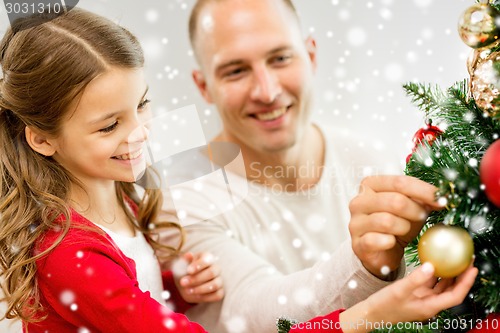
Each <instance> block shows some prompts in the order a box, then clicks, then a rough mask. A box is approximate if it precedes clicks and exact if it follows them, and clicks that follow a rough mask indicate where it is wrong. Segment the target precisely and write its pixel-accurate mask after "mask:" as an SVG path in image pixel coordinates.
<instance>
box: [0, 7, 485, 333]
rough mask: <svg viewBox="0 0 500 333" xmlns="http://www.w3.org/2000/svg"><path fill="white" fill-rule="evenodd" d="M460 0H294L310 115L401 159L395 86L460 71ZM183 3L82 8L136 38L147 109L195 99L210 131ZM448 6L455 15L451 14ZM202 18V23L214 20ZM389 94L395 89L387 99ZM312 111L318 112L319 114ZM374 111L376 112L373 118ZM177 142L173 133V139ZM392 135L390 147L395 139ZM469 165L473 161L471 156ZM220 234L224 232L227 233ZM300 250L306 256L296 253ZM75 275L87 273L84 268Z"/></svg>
mask: <svg viewBox="0 0 500 333" xmlns="http://www.w3.org/2000/svg"><path fill="white" fill-rule="evenodd" d="M469 3H470V1H468V2H466V1H462V0H459V1H457V0H439V1H438V0H413V1H395V0H375V1H369V2H363V1H354V2H346V1H340V0H331V1H321V2H319V1H318V2H315V4H314V5H311V3H310V2H308V1H297V0H295V4H296V7H297V9H298V10H299V12H300V13H301V18H302V21H303V26H304V30H305V32H306V33H311V32H312V33H311V34H312V35H313V36H314V37H315V38H316V40H317V43H318V52H319V55H320V57H319V59H318V70H317V74H316V76H317V89H316V91H315V94H316V95H317V98H316V102H317V103H316V109H315V110H314V114H313V119H316V120H318V121H321V122H327V123H331V124H332V125H335V126H339V127H343V128H351V129H352V130H354V131H358V132H363V133H367V134H368V135H369V136H373V137H376V138H380V139H382V140H386V142H388V143H389V144H388V145H387V146H389V147H390V148H391V149H392V150H395V151H397V152H399V154H400V156H401V160H402V161H403V160H404V156H405V154H406V153H407V146H406V145H405V143H404V141H406V142H410V141H411V136H412V134H413V132H414V129H415V127H416V126H418V124H420V122H421V118H420V114H417V112H414V113H413V114H412V111H411V108H410V106H409V103H408V100H407V98H406V97H405V96H404V93H403V92H402V91H401V89H400V85H401V83H402V82H407V81H432V82H434V83H436V84H439V85H444V86H446V85H448V84H449V83H451V82H453V81H456V80H460V79H462V78H463V77H464V76H465V73H466V68H465V66H464V59H465V58H466V57H467V56H468V49H466V48H465V47H463V45H462V44H461V43H460V41H458V38H456V32H455V31H456V28H455V26H456V18H457V17H458V12H459V11H460V10H461V8H464V7H465V6H466V4H469ZM192 4H193V1H184V0H166V1H163V2H161V4H160V3H155V2H149V1H140V2H127V4H124V3H123V2H122V1H119V0H106V1H98V2H95V3H88V4H85V8H88V9H90V10H93V11H95V12H97V13H101V14H104V15H107V16H108V17H111V18H112V19H115V20H117V21H120V23H123V24H124V25H125V26H126V27H127V28H129V29H130V30H131V31H132V32H133V33H135V34H137V35H138V37H139V39H140V41H141V44H142V45H143V47H144V51H145V56H146V67H145V70H146V78H147V80H148V83H149V85H150V94H151V97H152V100H153V111H154V112H166V111H169V110H172V109H175V108H177V107H180V106H185V105H189V104H193V103H194V104H196V105H197V107H198V110H203V111H202V112H200V113H199V114H200V118H201V120H202V123H203V129H204V130H205V131H206V134H207V137H211V136H213V135H215V134H216V133H217V131H218V130H219V129H220V120H218V118H217V113H216V112H215V111H214V109H212V108H211V107H210V106H207V104H206V103H205V102H204V101H203V99H202V98H201V97H200V95H199V93H198V92H197V91H196V88H195V86H194V84H193V83H192V81H191V75H190V73H191V70H192V69H193V68H194V59H193V57H192V55H193V53H192V50H191V47H190V45H189V43H188V42H187V39H188V38H187V33H186V32H185V31H183V30H185V29H184V28H185V26H186V22H187V16H188V14H189V9H190V8H191V6H192ZM453 8H456V13H457V14H455V13H451V12H450V11H451V10H453ZM445 12H446V13H447V14H446V15H443V14H442V13H445ZM129 13H135V14H136V15H133V16H131V15H130V14H129ZM0 14H3V12H0ZM409 16H411V17H409ZM2 23H3V22H2ZM205 24H206V25H207V26H210V25H211V24H213V22H205ZM311 28H312V29H311ZM388 91H393V92H394V94H393V95H392V96H389V94H388ZM353 106H354V107H353ZM207 107H210V109H206V108H207ZM318 110H323V111H322V112H321V114H319V112H318ZM398 110H399V111H398ZM374 114H377V115H379V116H378V117H373V115H374ZM366 119H370V121H366ZM384 119H385V120H384ZM182 139H183V138H182V137H177V138H175V139H172V144H175V142H181V141H182ZM176 140H177V141H176ZM394 141H396V142H397V143H398V144H397V145H394ZM422 161H423V162H424V163H425V164H426V165H432V159H430V158H425V157H424V158H423V159H422ZM471 163H472V165H474V162H473V161H472V160H471ZM472 165H471V166H472ZM442 199H443V200H446V199H445V198H442ZM181 214H182V212H181ZM282 217H283V220H282V221H275V222H274V223H273V224H272V230H273V231H275V232H280V230H282V226H283V225H284V224H285V223H287V222H288V221H290V220H293V218H294V217H293V215H291V212H289V211H283V212H282ZM325 223H327V222H325V221H323V220H322V219H321V217H319V216H317V215H311V217H310V219H308V220H307V221H305V226H306V228H307V230H309V231H311V232H318V233H320V232H321V231H322V230H323V227H324V225H325ZM470 223H471V225H474V226H475V227H474V230H476V232H484V230H486V229H487V228H488V223H487V221H486V220H485V219H481V217H478V219H477V220H474V221H470ZM227 234H228V236H229V237H232V236H233V233H232V232H231V231H228V232H227ZM291 246H294V247H296V248H300V249H301V250H302V249H303V248H304V247H305V245H304V244H303V243H302V242H301V240H300V239H296V240H294V242H293V244H291ZM11 250H12V251H17V250H18V249H17V248H13V249H11ZM305 250H307V249H305ZM304 254H306V255H307V252H300V254H299V255H304ZM76 257H77V258H81V257H80V256H79V254H78V253H77V254H76ZM329 257H330V254H328V253H323V254H322V258H323V259H324V260H327V259H329ZM186 267H187V263H178V264H177V266H175V270H176V271H177V272H178V273H179V274H183V273H185V269H186ZM84 272H85V273H86V274H89V275H92V274H94V273H93V270H92V268H87V269H86V270H85V271H84ZM351 282H352V283H351ZM351 282H349V288H353V287H352V285H354V288H355V286H356V285H357V283H356V282H355V281H351ZM60 298H61V302H63V303H64V304H67V305H68V306H71V305H72V304H76V303H74V301H75V300H74V294H73V293H72V292H71V291H66V292H65V293H63V294H62V295H61V296H60ZM306 298H307V297H306ZM288 301H290V300H288ZM294 301H295V298H294ZM228 325H230V326H231V327H234V330H235V332H238V330H239V331H241V332H244V331H245V327H246V324H245V321H244V320H243V319H242V318H232V319H231V320H230V322H228ZM0 330H1V329H0ZM87 332H88V330H87V329H85V328H81V329H80V330H79V333H87Z"/></svg>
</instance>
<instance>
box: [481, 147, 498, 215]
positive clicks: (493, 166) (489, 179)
mask: <svg viewBox="0 0 500 333" xmlns="http://www.w3.org/2000/svg"><path fill="white" fill-rule="evenodd" d="M479 177H480V178H481V183H483V184H484V186H485V187H486V188H485V190H484V191H485V192H486V196H487V197H488V199H489V200H490V201H491V202H492V203H493V204H494V205H495V206H497V207H499V208H500V140H496V141H495V142H493V143H492V144H491V145H490V146H489V147H488V149H486V152H485V153H484V156H483V159H482V160H481V164H480V165H479Z"/></svg>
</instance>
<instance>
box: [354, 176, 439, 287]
mask: <svg viewBox="0 0 500 333" xmlns="http://www.w3.org/2000/svg"><path fill="white" fill-rule="evenodd" d="M436 190H437V188H436V187H435V186H433V185H430V184H428V183H426V182H424V181H421V180H419V179H417V178H414V177H409V176H370V177H367V178H365V179H364V180H363V181H362V182H361V186H360V192H359V194H358V195H357V196H356V197H355V198H354V199H353V200H352V201H351V203H350V205H349V210H350V211H351V221H350V224H349V231H350V233H351V238H352V248H353V250H354V253H355V254H356V255H357V256H358V258H359V259H360V260H361V262H362V263H363V266H364V267H365V268H366V269H367V270H368V271H369V272H371V273H372V274H373V275H375V276H377V277H379V278H381V279H386V278H387V274H388V273H390V272H393V271H395V270H396V269H397V268H398V267H399V264H400V262H401V259H402V258H403V254H404V248H405V247H406V245H408V243H409V242H410V241H411V240H413V239H414V238H415V237H416V236H417V235H418V233H419V232H420V230H421V229H422V226H423V225H424V223H425V221H426V219H427V216H428V215H429V213H430V212H431V211H432V210H436V209H440V208H442V207H441V206H440V205H439V204H438V202H436V198H435V193H436ZM383 267H386V268H384V269H383Z"/></svg>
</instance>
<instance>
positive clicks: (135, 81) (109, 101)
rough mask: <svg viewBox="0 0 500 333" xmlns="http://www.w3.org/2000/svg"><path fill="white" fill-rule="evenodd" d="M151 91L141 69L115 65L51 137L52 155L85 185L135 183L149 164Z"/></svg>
mask: <svg viewBox="0 0 500 333" xmlns="http://www.w3.org/2000/svg"><path fill="white" fill-rule="evenodd" d="M147 90H148V88H147V85H146V83H145V79H144V72H143V69H142V68H141V69H121V68H112V69H110V70H108V71H107V72H105V73H104V74H102V75H100V76H98V77H97V78H95V79H94V80H93V81H92V82H90V84H89V85H88V86H87V87H86V89H85V90H84V92H83V94H82V95H81V99H79V100H77V101H75V103H74V105H72V106H71V109H70V111H69V113H68V116H67V119H65V120H64V121H63V124H62V131H61V134H60V135H59V136H58V137H57V138H56V139H54V140H52V144H53V146H54V148H55V153H54V154H53V158H54V159H55V160H56V161H57V162H58V163H59V164H61V165H62V166H63V167H65V168H66V169H67V170H68V171H69V172H71V174H72V175H73V176H74V177H76V178H77V179H78V180H80V181H81V182H83V184H84V185H85V186H89V185H90V186H91V184H99V183H102V182H109V181H125V182H133V181H135V180H136V179H137V178H138V176H139V175H140V174H142V172H143V171H144V169H145V167H146V160H145V156H144V152H143V147H144V144H145V141H146V139H147V134H148V131H147V129H146V128H145V127H144V125H143V122H142V121H141V118H143V117H142V116H143V115H144V114H145V113H148V103H149V100H147V99H146V93H147ZM73 110H74V111H73Z"/></svg>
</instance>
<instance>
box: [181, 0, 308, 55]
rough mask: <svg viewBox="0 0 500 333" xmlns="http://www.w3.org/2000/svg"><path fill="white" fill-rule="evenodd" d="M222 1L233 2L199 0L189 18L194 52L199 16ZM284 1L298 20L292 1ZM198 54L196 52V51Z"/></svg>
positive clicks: (190, 37)
mask: <svg viewBox="0 0 500 333" xmlns="http://www.w3.org/2000/svg"><path fill="white" fill-rule="evenodd" d="M222 1H231V0H197V1H196V3H195V4H194V7H193V9H192V10H191V15H190V16H189V40H190V41H191V47H192V48H193V50H194V49H195V42H196V30H197V29H198V16H199V15H200V12H201V11H202V10H203V8H204V7H205V6H206V5H207V4H208V3H211V2H222ZM247 1H252V0H247ZM280 1H282V2H283V3H284V4H285V5H286V6H287V7H288V8H290V9H291V10H292V13H293V14H294V15H295V16H296V17H297V18H298V15H297V10H296V9H295V6H294V5H293V3H292V0H280ZM194 51H195V53H196V50H194Z"/></svg>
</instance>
